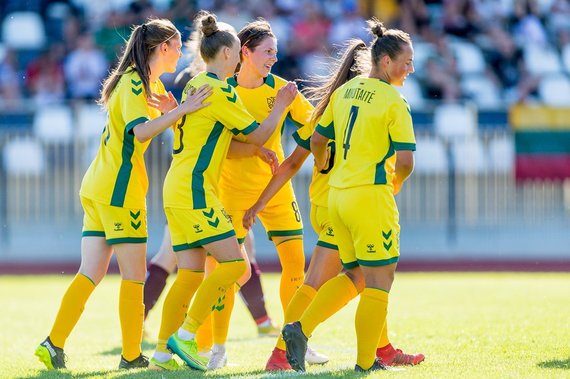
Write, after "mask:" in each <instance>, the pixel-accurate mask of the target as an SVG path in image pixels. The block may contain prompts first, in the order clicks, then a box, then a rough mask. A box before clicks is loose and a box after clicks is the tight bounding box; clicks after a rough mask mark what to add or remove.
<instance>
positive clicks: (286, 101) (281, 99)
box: [274, 82, 299, 110]
mask: <svg viewBox="0 0 570 379" xmlns="http://www.w3.org/2000/svg"><path fill="white" fill-rule="evenodd" d="M297 92H299V91H298V89H297V84H296V83H295V82H289V83H287V84H286V85H284V86H283V87H281V88H280V89H279V91H277V97H276V98H275V106H274V107H278V109H283V110H284V109H285V108H287V107H288V106H289V105H290V104H291V103H292V102H293V100H295V96H297Z"/></svg>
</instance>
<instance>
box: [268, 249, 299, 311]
mask: <svg viewBox="0 0 570 379" xmlns="http://www.w3.org/2000/svg"><path fill="white" fill-rule="evenodd" d="M275 248H276V249H277V254H278V255H279V261H280V262H281V283H280V286H279V296H280V298H281V307H282V308H283V314H285V310H286V309H287V306H288V305H289V302H290V301H291V298H293V295H294V294H295V291H297V289H298V288H299V287H300V286H301V285H302V284H303V280H305V255H304V251H303V239H302V238H293V239H290V240H287V241H284V242H281V243H280V244H278V245H277V246H275Z"/></svg>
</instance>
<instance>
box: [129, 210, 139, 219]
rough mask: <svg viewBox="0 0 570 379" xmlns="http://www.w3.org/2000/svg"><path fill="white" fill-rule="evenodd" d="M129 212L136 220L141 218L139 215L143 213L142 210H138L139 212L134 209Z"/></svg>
mask: <svg viewBox="0 0 570 379" xmlns="http://www.w3.org/2000/svg"><path fill="white" fill-rule="evenodd" d="M129 213H130V214H131V217H132V218H133V219H134V220H136V219H137V218H139V216H140V215H141V211H138V212H137V213H135V212H133V211H129Z"/></svg>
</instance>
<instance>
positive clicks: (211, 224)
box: [164, 207, 236, 252]
mask: <svg viewBox="0 0 570 379" xmlns="http://www.w3.org/2000/svg"><path fill="white" fill-rule="evenodd" d="M164 213H165V214H166V220H167V221H168V229H169V230H170V236H171V238H172V248H173V250H174V251H175V252H176V251H182V250H188V249H193V248H196V247H200V246H203V245H205V244H208V243H212V242H215V241H220V240H224V239H226V238H228V237H232V236H235V235H236V233H235V231H234V228H233V226H232V223H231V222H230V218H229V216H228V215H227V213H226V211H225V210H224V208H222V207H216V208H206V209H183V208H164Z"/></svg>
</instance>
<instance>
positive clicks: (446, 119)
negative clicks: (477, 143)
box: [433, 104, 477, 138]
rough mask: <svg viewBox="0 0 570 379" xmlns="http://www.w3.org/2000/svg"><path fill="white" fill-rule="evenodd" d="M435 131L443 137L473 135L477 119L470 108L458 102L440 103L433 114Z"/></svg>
mask: <svg viewBox="0 0 570 379" xmlns="http://www.w3.org/2000/svg"><path fill="white" fill-rule="evenodd" d="M433 122H434V127H435V132H436V133H437V135H439V136H441V137H443V138H462V137H465V136H473V135H475V132H476V131H477V120H476V117H475V114H474V112H473V111H472V110H470V109H469V108H467V107H466V106H464V105H460V104H442V105H440V106H438V107H437V108H436V109H435V111H434V115H433Z"/></svg>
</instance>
